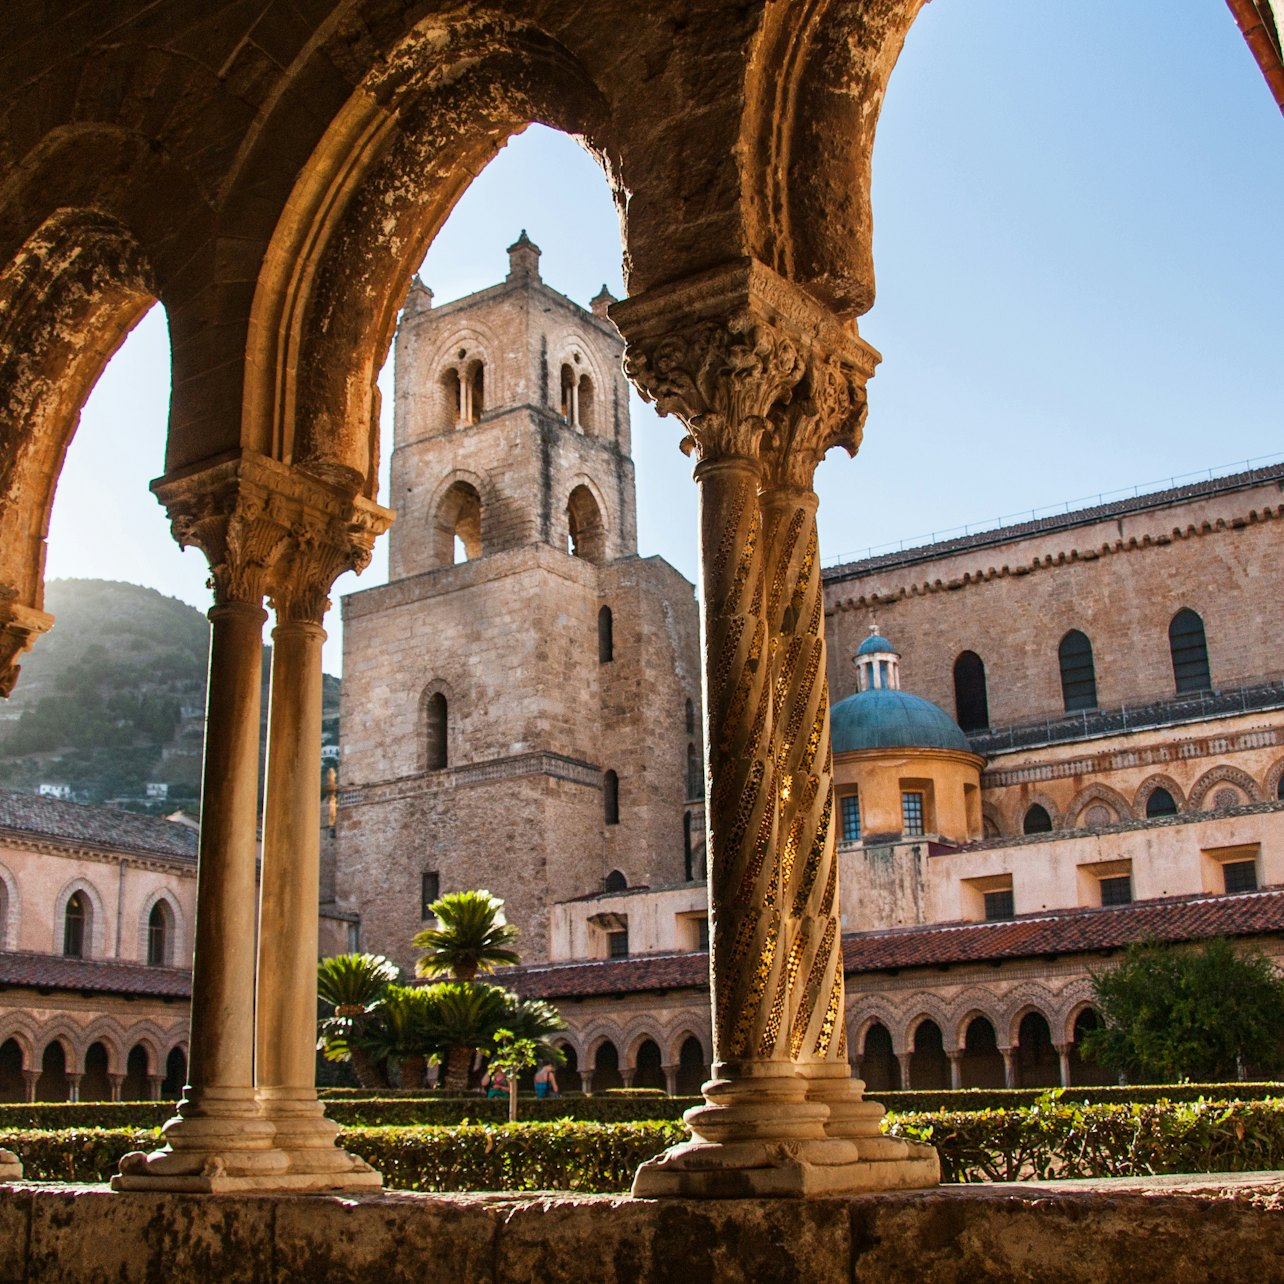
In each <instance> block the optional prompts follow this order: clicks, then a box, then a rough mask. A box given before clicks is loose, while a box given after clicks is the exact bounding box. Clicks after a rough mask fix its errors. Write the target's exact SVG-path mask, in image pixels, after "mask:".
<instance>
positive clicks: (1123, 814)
mask: <svg viewBox="0 0 1284 1284" xmlns="http://www.w3.org/2000/svg"><path fill="white" fill-rule="evenodd" d="M1094 804H1096V805H1098V806H1104V807H1106V808H1108V809H1109V810H1110V811H1112V812H1114V817H1115V819H1114V820H1113V821H1110V822H1109V823H1110V824H1114V823H1116V822H1117V821H1122V820H1133V819H1135V818H1134V816H1133V813H1132V806H1131V805H1130V804H1129V802H1128V800H1127V799H1126V798H1125V797H1124V796H1123V794H1121V793H1120V792H1119V791H1118V790H1117V789H1111V787H1110V786H1109V785H1105V784H1102V783H1101V782H1100V781H1095V782H1094V783H1093V784H1091V785H1088V786H1086V787H1085V788H1083V789H1081V790H1079V792H1078V793H1077V794H1075V796H1074V797H1073V798H1072V799H1071V800H1070V803H1069V805H1068V806H1067V807H1066V828H1067V829H1082V828H1084V813H1085V812H1086V811H1087V810H1088V808H1089V807H1091V806H1093V805H1094Z"/></svg>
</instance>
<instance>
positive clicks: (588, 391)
mask: <svg viewBox="0 0 1284 1284" xmlns="http://www.w3.org/2000/svg"><path fill="white" fill-rule="evenodd" d="M575 400H576V407H575V408H576V410H577V412H578V418H577V419H576V421H575V422H576V423H578V424H579V426H580V427H581V428H583V429H584V431H585V432H587V433H595V432H596V431H597V405H596V401H595V399H594V396H593V380H592V379H590V378H589V377H588V375H580V383H579V388H578V389H577V393H576V398H575Z"/></svg>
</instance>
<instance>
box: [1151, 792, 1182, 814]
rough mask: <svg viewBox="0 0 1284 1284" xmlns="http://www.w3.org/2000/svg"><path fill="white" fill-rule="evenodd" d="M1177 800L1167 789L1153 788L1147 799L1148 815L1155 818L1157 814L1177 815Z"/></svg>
mask: <svg viewBox="0 0 1284 1284" xmlns="http://www.w3.org/2000/svg"><path fill="white" fill-rule="evenodd" d="M1176 814H1177V800H1176V799H1175V798H1174V797H1173V796H1172V794H1170V793H1169V792H1168V790H1166V789H1152V790H1151V791H1150V796H1149V797H1148V798H1147V799H1146V817H1147V819H1150V820H1153V819H1154V818H1155V817H1156V816H1175V815H1176Z"/></svg>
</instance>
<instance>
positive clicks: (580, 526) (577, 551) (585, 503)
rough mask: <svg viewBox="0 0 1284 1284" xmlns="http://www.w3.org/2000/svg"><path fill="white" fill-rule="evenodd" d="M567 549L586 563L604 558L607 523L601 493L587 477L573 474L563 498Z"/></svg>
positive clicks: (608, 526)
mask: <svg viewBox="0 0 1284 1284" xmlns="http://www.w3.org/2000/svg"><path fill="white" fill-rule="evenodd" d="M566 524H567V532H568V536H569V540H570V552H571V553H573V554H574V556H576V557H581V558H583V559H584V560H585V561H586V562H604V561H606V546H607V538H608V532H609V530H610V525H609V522H608V521H607V516H606V505H605V504H604V503H603V502H602V496H601V492H600V491H599V490H598V488H597V487H596V486H595V485H593V483H592V482H591V481H590V480H589V479H588V478H587V477H583V478H580V477H577V478H576V479H575V485H574V486H573V487H572V488H571V493H570V494H569V495H568V496H567V499H566Z"/></svg>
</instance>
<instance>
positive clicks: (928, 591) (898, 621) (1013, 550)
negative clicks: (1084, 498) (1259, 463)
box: [826, 481, 1284, 726]
mask: <svg viewBox="0 0 1284 1284" xmlns="http://www.w3.org/2000/svg"><path fill="white" fill-rule="evenodd" d="M1279 501H1280V493H1279V484H1278V483H1277V482H1275V481H1271V482H1266V483H1262V484H1260V485H1257V486H1253V487H1250V488H1247V489H1243V490H1240V491H1236V492H1233V493H1227V494H1220V495H1212V496H1207V497H1203V498H1198V499H1195V500H1190V501H1186V502H1174V503H1171V504H1168V505H1165V506H1163V507H1158V508H1156V509H1154V510H1151V511H1144V512H1137V513H1129V514H1125V515H1122V516H1119V517H1117V518H1112V519H1111V520H1109V521H1102V522H1095V523H1091V522H1090V523H1086V524H1081V525H1076V526H1073V527H1071V528H1069V529H1064V530H1060V531H1052V532H1046V533H1043V534H1039V535H1037V536H1026V537H1021V536H1017V537H1013V538H1012V539H1010V540H1007V541H1004V542H1002V543H998V544H994V545H991V546H989V547H977V548H973V549H968V550H963V551H960V552H956V553H946V552H942V553H941V554H940V555H938V556H933V557H931V558H929V559H926V560H922V561H914V562H913V564H910V563H911V560H912V559H910V558H909V557H908V556H907V557H906V558H905V559H904V560H903V561H900V562H899V563H898V564H896V565H890V566H884V567H882V568H877V567H874V568H870V569H868V570H867V571H864V572H861V573H859V574H857V575H853V576H852V577H850V578H838V575H839V574H841V568H834V569H832V570H831V571H829V572H827V580H826V603H827V607H828V611H829V622H828V628H829V630H830V639H831V646H830V681H831V687H832V689H833V692H834V695H835V698H841V697H842V696H844V695H847V694H850V693H851V692H852V691H854V690H855V687H856V674H855V669H854V667H853V666H852V664H851V657H852V655H853V654H854V652H855V650H856V647H857V646H859V644H860V642H861V641H862V640H863V639H864V637H865V634H866V632H867V630H868V626H869V623H870V619H871V617H872V616H876V618H877V621H878V627H879V629H880V631H882V632H883V633H885V634H887V635H888V636H890V637H891V638H893V639H894V640H895V642H896V645H897V647H898V649H899V650H900V651H901V655H902V661H901V680H902V685H903V686H904V687H905V689H907V690H910V691H913V692H915V693H916V694H918V695H922V696H924V697H926V698H927V699H929V700H931V701H933V702H934V703H936V704H939V705H940V706H941V707H942V708H943V709H945V710H946V711H947V712H949V713H951V715H953V714H954V712H955V699H954V687H953V666H954V662H955V660H956V658H957V657H958V655H959V654H960V653H961V652H962V651H964V650H971V651H974V652H976V653H977V654H978V655H979V656H980V657H981V659H982V661H983V662H984V664H985V670H986V682H987V691H988V699H989V714H990V725H991V726H1004V725H1007V724H1013V723H1021V722H1027V721H1031V720H1035V719H1043V718H1054V719H1055V718H1060V717H1061V716H1062V715H1063V712H1064V706H1063V702H1062V692H1061V685H1060V667H1059V661H1058V653H1057V648H1058V645H1059V644H1060V641H1061V639H1062V637H1063V636H1064V635H1065V634H1066V632H1067V631H1068V630H1070V629H1072V628H1073V629H1080V630H1082V631H1083V632H1084V633H1086V634H1087V635H1088V637H1089V638H1090V640H1091V642H1092V646H1093V653H1094V662H1095V670H1096V681H1097V697H1098V703H1099V705H1100V706H1101V707H1103V708H1104V707H1109V706H1114V705H1120V704H1125V703H1136V702H1147V701H1151V700H1155V699H1163V698H1167V697H1169V696H1171V695H1172V694H1173V690H1174V682H1173V671H1172V663H1171V658H1170V652H1169V645H1168V626H1169V623H1170V621H1171V620H1172V618H1173V615H1174V614H1175V613H1176V612H1177V611H1178V610H1179V609H1180V608H1182V607H1190V608H1191V609H1193V610H1195V611H1197V612H1198V613H1199V614H1200V615H1201V616H1202V617H1203V620H1204V627H1205V633H1206V637H1207V643H1208V655H1209V663H1210V668H1211V673H1212V681H1213V685H1214V687H1222V686H1233V685H1237V684H1243V683H1247V682H1250V681H1252V680H1254V679H1258V678H1261V677H1263V676H1267V675H1271V674H1278V673H1279V672H1280V670H1281V667H1282V666H1281V663H1280V659H1279V650H1278V646H1277V644H1276V641H1277V639H1278V637H1279V635H1280V631H1281V627H1284V592H1281V589H1282V588H1284V579H1282V577H1284V570H1282V569H1281V566H1282V563H1281V559H1280V557H1279V542H1280V532H1279V527H1278V524H1277V520H1276V519H1275V516H1274V515H1275V514H1276V513H1278V511H1279Z"/></svg>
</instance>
